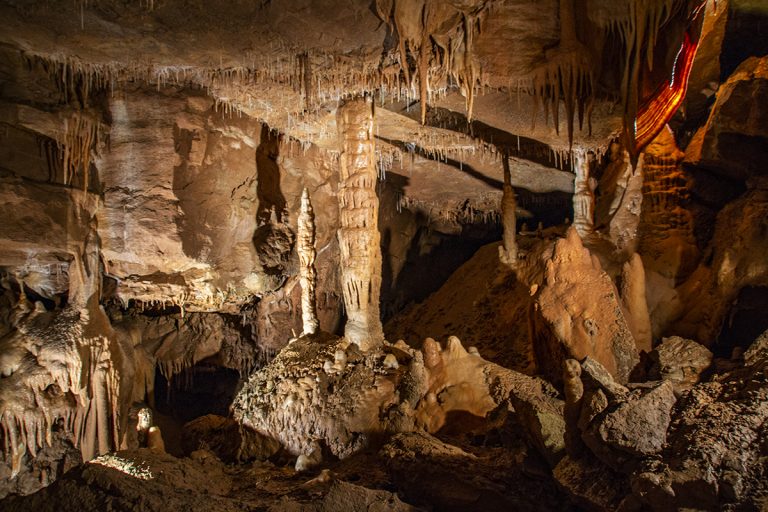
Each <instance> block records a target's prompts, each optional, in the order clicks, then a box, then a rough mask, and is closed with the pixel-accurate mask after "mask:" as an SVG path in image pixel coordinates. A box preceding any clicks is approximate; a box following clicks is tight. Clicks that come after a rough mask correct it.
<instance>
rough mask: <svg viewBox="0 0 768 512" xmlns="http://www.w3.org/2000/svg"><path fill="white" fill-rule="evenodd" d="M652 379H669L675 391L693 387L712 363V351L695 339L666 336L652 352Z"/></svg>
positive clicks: (649, 374) (650, 375) (650, 374)
mask: <svg viewBox="0 0 768 512" xmlns="http://www.w3.org/2000/svg"><path fill="white" fill-rule="evenodd" d="M650 361H651V367H650V369H649V370H648V377H649V378H650V379H651V380H669V381H671V382H672V385H673V386H674V389H675V393H677V394H679V393H681V392H682V391H687V390H689V389H691V388H692V387H693V386H694V385H695V384H697V383H698V382H699V380H700V379H701V374H702V372H704V371H705V370H706V369H707V368H709V366H710V364H712V352H710V351H709V350H707V348H706V347H704V346H703V345H700V344H698V343H696V342H695V341H691V340H686V339H685V338H681V337H679V336H672V337H670V338H664V339H663V340H662V341H661V343H660V344H659V345H658V346H657V347H656V348H655V349H654V350H653V351H652V352H651V353H650Z"/></svg>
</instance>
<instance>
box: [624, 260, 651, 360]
mask: <svg viewBox="0 0 768 512" xmlns="http://www.w3.org/2000/svg"><path fill="white" fill-rule="evenodd" d="M621 302H622V306H623V307H624V315H625V317H626V319H627V324H628V325H629V330H630V331H631V332H632V336H633V337H634V338H635V343H636V345H637V350H638V351H645V352H650V351H651V349H652V348H653V333H652V331H651V317H650V315H649V313H648V302H647V301H646V294H645V269H644V268H643V260H642V258H641V257H640V255H639V254H638V253H634V254H633V255H632V257H631V258H630V259H629V261H627V262H626V263H624V266H623V268H622V270H621Z"/></svg>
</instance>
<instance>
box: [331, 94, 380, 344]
mask: <svg viewBox="0 0 768 512" xmlns="http://www.w3.org/2000/svg"><path fill="white" fill-rule="evenodd" d="M336 122H337V126H338V129H339V140H340V142H341V148H340V149H341V157H340V172H341V186H340V190H339V213H340V223H341V227H340V228H339V246H340V249H341V284H342V291H343V295H344V305H345V307H346V311H347V323H346V326H345V328H344V334H345V337H346V338H347V339H348V340H349V341H351V342H354V343H357V344H358V345H359V346H360V348H361V349H363V350H370V349H373V348H375V347H377V346H379V345H380V343H381V342H382V341H383V339H384V334H383V331H382V325H381V319H380V316H379V293H380V290H381V264H382V261H381V247H380V240H379V238H380V235H379V230H378V211H379V199H378V197H377V196H376V163H375V155H376V151H375V144H374V138H373V133H372V131H373V110H372V103H371V100H370V99H366V98H356V99H353V100H350V101H347V102H346V103H344V104H343V105H341V106H340V107H339V110H338V113H337V121H336Z"/></svg>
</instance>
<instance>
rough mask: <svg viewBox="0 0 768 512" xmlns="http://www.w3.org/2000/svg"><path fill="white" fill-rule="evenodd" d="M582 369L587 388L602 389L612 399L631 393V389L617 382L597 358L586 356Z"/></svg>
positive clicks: (582, 377)
mask: <svg viewBox="0 0 768 512" xmlns="http://www.w3.org/2000/svg"><path fill="white" fill-rule="evenodd" d="M581 369H582V371H581V380H582V381H583V382H584V386H585V388H587V389H590V390H601V391H602V392H604V393H605V394H606V395H607V396H608V398H609V399H610V400H612V401H615V400H620V399H623V398H624V397H626V396H627V395H628V394H629V390H628V389H627V388H626V387H624V386H622V385H621V384H619V383H618V382H616V381H615V380H614V379H613V376H612V375H611V374H610V373H608V370H606V369H605V367H604V366H603V365H601V364H600V363H599V362H598V361H596V360H595V359H592V358H591V357H586V358H584V360H583V361H582V362H581Z"/></svg>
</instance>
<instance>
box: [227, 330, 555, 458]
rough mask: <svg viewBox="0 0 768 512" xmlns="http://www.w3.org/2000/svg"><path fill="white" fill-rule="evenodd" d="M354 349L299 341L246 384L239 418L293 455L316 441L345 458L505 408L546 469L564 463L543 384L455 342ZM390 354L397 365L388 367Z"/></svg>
mask: <svg viewBox="0 0 768 512" xmlns="http://www.w3.org/2000/svg"><path fill="white" fill-rule="evenodd" d="M356 347H357V346H356V344H351V343H350V342H349V341H347V340H345V339H343V338H342V339H336V338H329V339H327V340H321V341H320V342H318V343H315V344H313V342H312V340H310V339H309V338H306V337H305V338H299V339H297V340H295V341H294V342H292V343H291V344H290V345H289V346H288V347H286V348H285V349H283V350H282V351H281V352H280V354H278V355H277V356H276V357H275V359H274V360H273V362H272V363H271V364H270V365H269V366H267V367H266V368H264V369H262V370H260V371H258V372H256V373H254V374H253V375H252V376H251V377H250V379H249V381H248V383H247V384H246V385H245V386H244V387H243V389H242V390H241V391H240V392H239V393H238V395H237V397H236V399H235V402H234V405H233V410H234V413H235V419H236V420H237V421H238V422H240V423H241V424H242V425H243V426H244V427H246V428H249V429H252V430H254V431H256V432H258V433H259V434H261V435H264V436H267V437H271V438H273V439H276V440H278V441H279V442H280V443H281V444H282V445H283V447H284V448H285V449H286V450H288V452H290V453H292V454H294V455H302V454H303V455H309V454H310V453H311V452H312V451H313V450H314V449H315V443H316V442H319V443H320V444H321V446H322V447H325V448H326V449H327V450H328V451H330V453H332V454H334V455H336V456H338V457H342V458H344V457H349V456H350V455H352V454H355V453H358V452H360V451H361V450H363V449H365V448H366V447H368V446H370V443H371V442H372V439H374V438H376V437H377V436H381V435H383V434H392V433H397V432H409V431H427V432H437V431H438V430H440V429H441V428H443V427H444V426H446V425H447V424H449V423H450V422H449V418H450V415H451V413H453V412H455V411H463V412H465V413H468V414H471V415H473V416H476V417H478V418H484V417H486V416H487V415H488V414H489V413H490V412H491V411H493V410H495V409H497V408H499V407H501V408H503V409H508V410H509V411H510V414H514V415H515V417H516V418H518V421H519V422H520V424H521V425H522V426H523V428H524V431H525V433H526V436H527V438H528V439H529V440H530V442H531V444H532V445H533V446H534V447H535V448H536V449H537V450H539V452H540V453H541V454H542V455H543V456H544V457H545V458H546V459H547V460H548V461H550V462H551V463H552V464H555V463H556V462H557V460H559V458H560V457H561V456H562V451H563V448H564V444H563V435H564V432H565V426H564V422H563V417H562V415H563V413H562V402H561V401H560V400H558V399H557V398H555V395H556V392H555V391H554V389H553V388H552V387H551V386H549V385H547V384H546V382H544V381H543V380H541V379H537V378H532V377H528V376H526V375H523V374H520V373H517V372H514V371H511V370H507V369H505V368H502V367H500V366H497V365H495V364H493V363H489V362H488V361H485V360H484V359H483V358H482V357H480V356H479V355H477V354H476V353H471V352H468V351H467V350H465V349H464V347H463V346H462V344H461V342H460V341H459V340H458V338H455V337H451V338H449V340H448V341H447V342H446V346H445V348H443V347H442V346H441V345H440V344H439V343H438V342H436V341H435V340H432V339H428V340H426V341H425V343H424V347H423V349H422V350H421V351H414V350H413V349H407V350H404V348H405V347H403V348H398V345H385V346H384V349H385V350H387V351H389V353H388V354H385V353H383V352H381V351H368V352H365V353H361V352H360V351H359V349H357V348H356ZM339 353H341V355H342V356H343V357H339V356H338V354H339ZM389 356H394V357H395V358H396V359H399V360H400V361H401V364H399V365H398V367H397V368H393V367H392V366H390V365H386V364H385V361H386V360H387V358H388V357H389ZM366 382H367V383H371V382H372V383H373V385H367V384H364V383H366Z"/></svg>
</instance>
